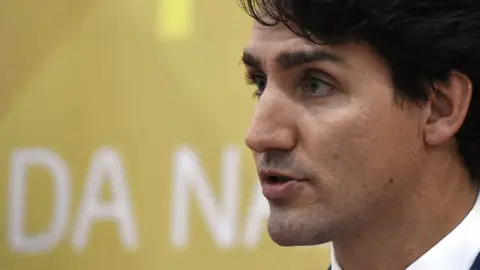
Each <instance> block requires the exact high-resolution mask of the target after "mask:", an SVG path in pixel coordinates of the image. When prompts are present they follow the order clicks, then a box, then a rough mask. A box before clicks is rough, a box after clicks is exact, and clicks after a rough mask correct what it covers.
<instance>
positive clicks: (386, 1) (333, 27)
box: [239, 0, 480, 181]
mask: <svg viewBox="0 0 480 270" xmlns="http://www.w3.org/2000/svg"><path fill="white" fill-rule="evenodd" d="M239 4H240V5H241V7H242V8H244V9H245V11H246V12H247V13H248V14H249V15H250V16H251V17H252V18H254V19H255V20H256V21H258V22H259V23H261V24H263V25H267V26H273V25H276V24H278V23H283V24H285V25H286V26H287V27H289V28H290V30H292V31H293V32H295V33H296V34H298V35H300V36H302V37H304V38H306V39H308V40H310V41H312V42H315V43H317V44H320V43H319V42H318V41H319V40H321V42H322V44H332V43H343V42H347V41H366V42H367V43H369V44H370V45H371V46H373V47H374V48H375V49H376V50H377V52H378V53H379V54H380V55H381V56H383V58H384V59H385V60H386V61H387V63H388V64H389V68H390V71H391V74H392V78H393V83H394V85H395V87H396V96H397V97H398V96H400V97H402V98H404V99H410V100H413V101H420V102H422V101H426V100H427V97H428V94H429V92H430V91H431V89H432V88H429V87H425V85H426V83H427V84H429V85H432V86H433V82H435V81H446V80H447V78H448V75H449V73H450V72H451V71H453V70H456V71H458V72H461V73H463V74H465V75H467V76H468V77H469V78H470V80H471V81H472V85H473V94H472V101H471V104H470V107H469V111H468V114H467V117H466V119H465V122H464V123H463V125H462V127H461V128H460V130H459V131H458V132H457V134H456V139H457V144H458V151H459V153H460V155H461V156H462V157H463V160H464V163H465V165H466V167H467V168H468V170H469V172H470V174H471V177H472V178H473V179H475V180H477V181H478V180H480V138H479V137H480V93H478V91H479V90H477V88H480V1H479V0H239ZM265 16H266V17H268V18H269V20H268V21H266V20H264V18H265ZM272 20H273V22H272ZM292 25H294V27H292Z"/></svg>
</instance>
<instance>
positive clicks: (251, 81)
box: [245, 72, 265, 98]
mask: <svg viewBox="0 0 480 270" xmlns="http://www.w3.org/2000/svg"><path fill="white" fill-rule="evenodd" d="M259 77H265V75H262V74H259V73H249V72H247V73H245V83H246V84H247V85H256V83H255V80H256V79H258V78H259ZM262 92H263V91H260V90H259V89H258V88H255V91H253V94H252V98H259V97H260V95H261V94H262Z"/></svg>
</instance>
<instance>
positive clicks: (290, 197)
mask: <svg viewBox="0 0 480 270" xmlns="http://www.w3.org/2000/svg"><path fill="white" fill-rule="evenodd" d="M243 62H244V63H245V66H246V69H247V73H248V77H249V78H250V79H251V80H252V82H253V83H254V84H255V88H256V89H255V90H256V91H257V94H258V103H257V105H256V108H255V112H254V116H253V119H252V121H251V125H250V128H249V130H248V133H247V136H246V144H247V145H248V147H249V148H250V149H252V151H253V153H254V157H255V162H256V165H257V169H258V171H259V173H260V174H261V178H262V186H263V192H264V195H265V196H266V197H267V199H268V201H269V204H270V210H271V211H270V217H269V221H268V231H269V233H270V236H271V238H272V239H273V240H274V241H275V242H277V243H278V244H280V245H315V244H321V243H325V242H328V241H331V240H332V239H334V238H338V237H342V235H344V234H345V233H348V232H353V231H355V229H357V228H355V226H361V225H362V224H365V223H366V222H367V221H368V223H369V224H372V223H375V222H379V223H380V222H382V221H381V219H379V218H378V217H379V216H382V215H383V217H385V215H392V213H389V209H391V206H392V205H397V206H398V205H399V204H401V201H402V199H401V198H402V196H405V194H408V189H409V185H410V184H411V181H412V180H411V179H415V178H416V176H417V175H416V174H418V172H419V171H420V169H419V168H420V167H421V165H422V160H423V159H424V158H425V155H424V152H425V151H424V145H423V138H422V132H421V131H420V130H419V129H420V128H421V127H420V126H421V125H420V122H421V111H420V108H419V107H417V106H415V105H413V104H410V103H409V102H404V103H403V104H402V106H400V105H399V104H398V103H396V101H395V97H394V87H393V83H392V79H391V75H390V73H389V71H388V68H387V65H386V63H385V62H384V61H383V60H382V58H381V57H380V56H379V55H378V54H377V53H376V52H375V50H374V49H373V48H371V47H370V46H369V45H368V44H363V43H346V44H341V45H331V46H329V45H317V44H314V43H312V42H309V41H307V40H305V39H303V38H302V37H299V36H297V35H296V34H294V33H293V32H292V31H290V30H289V29H288V28H287V27H285V26H284V25H283V24H278V25H276V26H273V27H268V26H263V25H261V24H258V23H256V24H255V25H254V27H253V31H252V35H251V40H250V42H249V44H248V45H247V47H246V48H245V52H244V56H243ZM269 174H272V175H274V176H277V177H273V178H271V179H270V178H269ZM278 176H284V177H278ZM287 178H294V179H296V180H298V181H290V182H291V183H285V182H287V180H288V179H287ZM269 179H270V180H271V181H270V180H269ZM393 214H394V213H393ZM377 218H378V220H377ZM341 234H342V235H341Z"/></svg>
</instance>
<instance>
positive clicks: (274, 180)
mask: <svg viewBox="0 0 480 270" xmlns="http://www.w3.org/2000/svg"><path fill="white" fill-rule="evenodd" d="M294 180H295V179H292V178H289V177H286V176H275V175H269V176H266V177H265V181H266V182H267V183H269V184H281V183H286V182H289V181H294Z"/></svg>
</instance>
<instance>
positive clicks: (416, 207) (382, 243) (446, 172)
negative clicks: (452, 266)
mask: <svg viewBox="0 0 480 270" xmlns="http://www.w3.org/2000/svg"><path fill="white" fill-rule="evenodd" d="M432 158H433V160H430V162H429V163H430V165H427V166H426V170H425V172H426V173H425V175H427V177H424V179H419V183H421V184H420V185H418V186H416V187H414V188H413V189H412V190H410V192H409V194H407V196H405V197H408V199H405V200H403V201H402V203H401V205H400V206H399V207H398V208H396V210H394V211H389V214H386V215H385V213H382V216H381V217H379V218H378V220H375V221H373V222H371V221H369V224H368V226H360V227H359V229H358V230H356V231H355V232H352V233H346V234H343V235H342V237H341V238H340V239H335V240H334V241H333V248H334V251H335V257H336V259H337V261H338V262H339V264H340V266H341V267H342V269H343V270H351V269H372V270H376V269H390V270H396V269H399V270H400V269H402V270H403V269H406V268H407V267H408V266H409V265H410V264H412V263H413V262H414V261H416V260H417V259H418V258H420V257H421V256H422V255H423V254H425V253H426V252H427V251H428V250H429V249H431V248H432V247H433V246H435V245H436V244H437V243H438V242H439V241H440V240H441V239H443V238H444V237H445V236H446V235H448V234H449V233H450V232H451V231H452V230H453V229H454V228H455V227H456V226H457V225H458V224H460V223H461V222H462V220H463V219H464V218H465V217H466V216H467V215H468V213H469V212H470V210H471V209H472V207H473V205H474V203H475V200H476V197H477V192H478V185H476V184H475V183H474V181H473V180H471V179H470V177H469V174H468V171H467V170H466V169H465V168H464V166H463V165H462V163H461V161H460V158H458V157H450V158H447V159H446V158H445V157H443V158H440V157H432ZM442 159H443V161H444V162H440V163H439V162H438V161H439V160H442ZM445 160H447V161H445ZM435 163H436V165H435V166H432V165H434V164H435ZM442 168H443V169H442Z"/></svg>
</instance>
